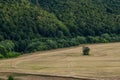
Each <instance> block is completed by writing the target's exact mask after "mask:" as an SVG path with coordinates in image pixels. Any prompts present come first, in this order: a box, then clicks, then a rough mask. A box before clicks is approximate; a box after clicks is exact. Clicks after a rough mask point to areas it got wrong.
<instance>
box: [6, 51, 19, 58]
mask: <svg viewBox="0 0 120 80" xmlns="http://www.w3.org/2000/svg"><path fill="white" fill-rule="evenodd" d="M19 55H20V53H18V52H8V53H7V55H6V57H7V58H15V57H18V56H19Z"/></svg>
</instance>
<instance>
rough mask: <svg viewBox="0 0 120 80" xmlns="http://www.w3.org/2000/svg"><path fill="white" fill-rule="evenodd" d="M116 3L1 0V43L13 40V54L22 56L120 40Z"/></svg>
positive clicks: (103, 0)
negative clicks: (23, 54)
mask: <svg viewBox="0 0 120 80" xmlns="http://www.w3.org/2000/svg"><path fill="white" fill-rule="evenodd" d="M119 4H120V1H119V0H76V1H75V0H66V1H64V0H0V41H6V40H10V41H12V42H13V43H14V45H15V47H14V50H13V51H17V52H23V53H25V52H33V51H40V50H48V49H55V48H62V47H69V46H75V45H79V44H83V43H100V42H116V41H120V5H119ZM4 43H5V42H4ZM1 46H2V48H3V47H4V48H5V49H6V47H5V46H3V45H1ZM0 53H3V52H2V51H1V52H0ZM3 54H4V53H3Z"/></svg>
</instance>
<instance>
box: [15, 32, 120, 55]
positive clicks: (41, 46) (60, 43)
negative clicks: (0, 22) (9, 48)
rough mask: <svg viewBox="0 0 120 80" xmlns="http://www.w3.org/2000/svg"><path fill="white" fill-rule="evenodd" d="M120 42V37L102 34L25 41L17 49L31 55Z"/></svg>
mask: <svg viewBox="0 0 120 80" xmlns="http://www.w3.org/2000/svg"><path fill="white" fill-rule="evenodd" d="M119 41H120V35H109V34H102V35H101V36H94V37H93V36H87V37H84V36H77V37H74V38H42V39H38V38H36V39H33V40H29V41H28V40H25V41H20V42H18V43H19V45H18V46H17V45H16V46H17V47H16V49H20V50H18V51H23V52H25V53H30V52H35V51H43V50H51V49H57V48H64V47H70V46H78V45H80V44H86V43H108V42H119ZM18 43H17V44H18ZM26 43H27V44H26Z"/></svg>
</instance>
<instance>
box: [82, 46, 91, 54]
mask: <svg viewBox="0 0 120 80" xmlns="http://www.w3.org/2000/svg"><path fill="white" fill-rule="evenodd" d="M89 52H90V48H89V47H83V55H89Z"/></svg>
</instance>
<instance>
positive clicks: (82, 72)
mask: <svg viewBox="0 0 120 80" xmlns="http://www.w3.org/2000/svg"><path fill="white" fill-rule="evenodd" d="M86 46H88V47H90V49H91V51H90V55H89V56H83V55H82V47H81V46H78V47H71V48H64V49H57V50H50V51H41V52H35V53H33V54H27V55H23V56H20V57H18V58H14V59H5V60H0V78H1V79H5V78H6V76H7V75H10V74H13V73H14V74H18V75H14V74H13V75H14V76H15V77H16V78H19V79H21V80H28V79H29V80H84V79H86V80H87V79H97V80H120V43H107V44H91V45H86ZM22 74H23V75H22ZM25 75H27V76H25ZM42 75H43V76H42ZM60 76H62V77H60Z"/></svg>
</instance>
